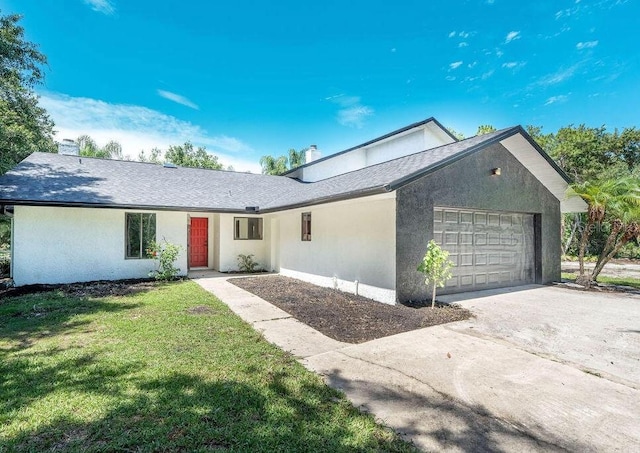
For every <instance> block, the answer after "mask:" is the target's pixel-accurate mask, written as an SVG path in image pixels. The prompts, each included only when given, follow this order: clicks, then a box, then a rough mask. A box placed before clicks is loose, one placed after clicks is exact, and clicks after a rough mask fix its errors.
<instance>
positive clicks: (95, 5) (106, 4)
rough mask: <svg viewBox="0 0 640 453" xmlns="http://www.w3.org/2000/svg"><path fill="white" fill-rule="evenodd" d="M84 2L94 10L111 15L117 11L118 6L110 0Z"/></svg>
mask: <svg viewBox="0 0 640 453" xmlns="http://www.w3.org/2000/svg"><path fill="white" fill-rule="evenodd" d="M84 3H85V4H87V5H89V6H90V7H91V9H92V10H94V11H97V12H99V13H102V14H107V15H111V14H113V13H115V12H116V8H115V7H114V6H113V3H112V2H111V1H110V0H84Z"/></svg>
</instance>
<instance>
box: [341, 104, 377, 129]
mask: <svg viewBox="0 0 640 453" xmlns="http://www.w3.org/2000/svg"><path fill="white" fill-rule="evenodd" d="M373 113H374V111H373V109H372V108H371V107H367V106H366V105H358V106H355V107H349V108H346V109H341V110H339V111H338V123H340V124H342V125H343V126H349V127H357V128H360V127H362V126H364V120H365V118H367V117H369V116H371V115H373Z"/></svg>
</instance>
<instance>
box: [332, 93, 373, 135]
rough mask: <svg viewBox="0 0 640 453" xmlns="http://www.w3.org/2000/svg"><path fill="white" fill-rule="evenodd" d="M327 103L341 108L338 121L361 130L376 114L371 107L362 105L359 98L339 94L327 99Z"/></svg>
mask: <svg viewBox="0 0 640 453" xmlns="http://www.w3.org/2000/svg"><path fill="white" fill-rule="evenodd" d="M325 101H329V102H332V103H334V104H337V105H338V106H340V107H341V108H340V109H339V110H338V114H337V121H338V123H339V124H341V125H343V126H348V127H356V128H361V127H362V126H364V122H365V120H366V119H367V118H368V117H370V116H372V115H373V114H374V113H375V111H374V110H373V109H372V108H371V107H369V106H367V105H363V104H362V102H361V100H360V97H359V96H347V95H346V94H338V95H335V96H329V97H326V98H325Z"/></svg>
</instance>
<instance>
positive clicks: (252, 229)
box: [233, 217, 262, 240]
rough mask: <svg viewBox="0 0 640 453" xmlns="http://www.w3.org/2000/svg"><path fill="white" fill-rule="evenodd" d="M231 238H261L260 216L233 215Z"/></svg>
mask: <svg viewBox="0 0 640 453" xmlns="http://www.w3.org/2000/svg"><path fill="white" fill-rule="evenodd" d="M233 223H234V229H233V239H252V240H261V239H262V218H261V217H234V219H233Z"/></svg>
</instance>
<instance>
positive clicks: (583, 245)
mask: <svg viewBox="0 0 640 453" xmlns="http://www.w3.org/2000/svg"><path fill="white" fill-rule="evenodd" d="M591 225H593V221H591V219H589V220H587V224H586V225H585V227H584V231H583V232H582V237H581V238H580V251H579V252H578V264H579V265H580V275H578V278H579V279H584V251H585V250H586V248H587V242H589V236H591ZM577 282H578V279H576V283H577Z"/></svg>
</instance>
